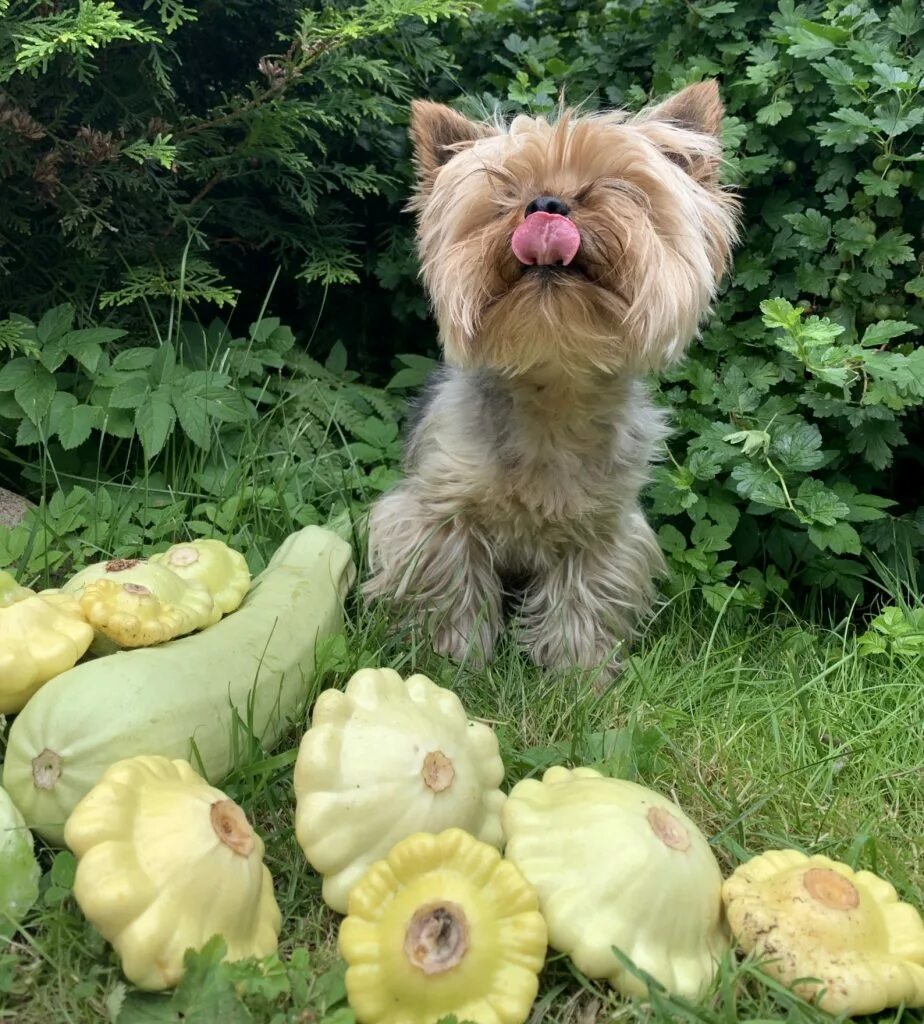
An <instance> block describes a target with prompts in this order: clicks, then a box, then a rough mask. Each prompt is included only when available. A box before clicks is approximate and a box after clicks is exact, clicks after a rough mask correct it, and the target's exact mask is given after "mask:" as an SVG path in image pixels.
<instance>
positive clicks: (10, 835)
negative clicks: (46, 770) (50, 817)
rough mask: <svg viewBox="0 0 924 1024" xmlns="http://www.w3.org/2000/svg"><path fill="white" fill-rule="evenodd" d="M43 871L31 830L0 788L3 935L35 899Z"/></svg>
mask: <svg viewBox="0 0 924 1024" xmlns="http://www.w3.org/2000/svg"><path fill="white" fill-rule="evenodd" d="M40 874H41V871H40V869H39V866H38V861H37V860H36V859H35V853H34V851H33V847H32V833H31V832H30V831H29V830H28V829H27V828H26V823H25V821H23V817H22V815H21V814H20V813H19V811H18V810H17V809H16V807H15V805H14V804H13V801H12V800H11V799H10V798H9V796H8V795H7V792H6V790H4V789H0V938H4V937H8V936H9V935H10V934H11V932H12V931H13V930H14V929H15V926H16V925H17V924H18V923H19V922H20V921H21V920H22V919H23V917H24V916H25V913H26V911H27V910H28V909H29V908H30V907H31V906H32V904H33V903H35V901H36V899H37V898H38V891H39V886H38V883H39V875H40Z"/></svg>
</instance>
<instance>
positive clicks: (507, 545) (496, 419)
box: [408, 369, 665, 571]
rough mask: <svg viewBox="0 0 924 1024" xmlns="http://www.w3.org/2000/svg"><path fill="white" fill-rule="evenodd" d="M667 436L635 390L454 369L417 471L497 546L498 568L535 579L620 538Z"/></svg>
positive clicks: (438, 390) (418, 454)
mask: <svg viewBox="0 0 924 1024" xmlns="http://www.w3.org/2000/svg"><path fill="white" fill-rule="evenodd" d="M664 434H665V430H664V423H663V417H662V414H661V413H660V412H659V411H658V410H656V409H655V408H654V406H653V405H652V404H651V402H650V399H649V398H648V396H647V393H646V391H645V388H644V386H643V385H642V384H641V383H640V382H639V381H637V380H632V379H622V380H615V379H613V378H611V377H606V378H601V379H600V380H599V381H597V382H596V383H595V386H593V387H588V386H587V382H586V381H584V382H582V386H581V388H580V390H578V389H573V388H571V387H569V386H568V384H567V382H564V381H561V380H558V381H556V380H543V379H535V378H531V379H528V380H512V379H509V378H504V377H501V376H500V375H499V374H496V373H493V372H491V371H486V370H457V369H448V370H446V371H444V372H443V373H442V374H441V375H440V377H439V379H438V380H437V381H436V382H435V383H434V385H433V386H432V387H431V389H430V392H429V396H428V400H427V401H426V402H425V405H424V407H423V409H422V412H421V416H420V419H419V422H418V426H417V428H416V429H415V431H414V433H413V435H412V439H411V444H410V448H409V465H408V471H409V473H411V474H414V475H415V476H417V478H418V481H419V486H422V487H423V488H424V489H425V490H427V489H429V488H428V484H429V485H430V486H432V491H433V493H432V494H430V495H429V496H428V500H430V501H432V502H434V503H436V504H438V505H439V506H440V507H441V509H442V510H443V511H444V512H445V514H446V516H447V517H449V516H453V517H456V516H461V517H462V518H463V519H464V520H465V522H466V525H467V526H469V527H470V528H474V529H476V530H477V531H478V532H480V533H481V534H482V535H483V536H484V537H485V539H486V540H488V541H489V542H490V544H491V546H492V548H493V549H494V551H495V557H496V559H497V561H498V562H499V568H502V569H506V570H510V571H519V570H524V571H529V570H531V569H534V568H537V567H540V566H544V565H548V564H549V563H550V562H552V561H554V560H555V559H556V558H558V557H560V556H561V554H562V552H563V551H564V550H566V549H569V548H573V547H574V546H575V545H581V546H583V545H586V544H588V543H590V542H591V541H592V540H593V539H594V538H598V539H599V538H600V537H601V536H605V535H606V534H607V533H608V532H612V531H615V527H616V524H617V523H618V522H619V520H620V518H621V517H622V514H623V512H624V510H626V509H627V508H632V507H634V505H635V503H636V500H637V497H638V492H639V490H640V488H641V487H642V485H643V484H644V482H645V479H646V476H647V467H648V464H649V462H650V461H651V458H652V455H653V450H654V449H655V448H656V446H657V445H658V443H659V442H660V440H661V439H662V438H663V437H664Z"/></svg>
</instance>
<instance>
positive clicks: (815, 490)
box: [793, 477, 850, 526]
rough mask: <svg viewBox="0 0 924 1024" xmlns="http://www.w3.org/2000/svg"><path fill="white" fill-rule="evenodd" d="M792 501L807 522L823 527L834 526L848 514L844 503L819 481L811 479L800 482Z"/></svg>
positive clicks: (847, 508) (847, 507)
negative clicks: (819, 524)
mask: <svg viewBox="0 0 924 1024" xmlns="http://www.w3.org/2000/svg"><path fill="white" fill-rule="evenodd" d="M793 500H794V504H795V505H796V507H797V508H798V509H799V510H800V511H801V512H802V514H803V515H804V516H805V518H806V519H807V520H809V521H810V522H813V523H821V524H822V525H823V526H834V524H835V523H837V522H838V521H839V520H842V519H846V518H847V517H848V515H849V514H850V508H849V506H848V505H847V504H846V502H844V501H842V500H841V498H840V497H839V496H838V495H837V494H836V493H835V492H834V491H832V490H830V489H829V488H827V487H825V485H824V484H823V483H822V482H821V481H820V480H815V479H813V478H811V477H810V478H808V479H806V480H803V481H802V483H801V484H800V485H799V490H798V491H797V492H796V496H795V498H794V499H793Z"/></svg>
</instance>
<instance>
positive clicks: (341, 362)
mask: <svg viewBox="0 0 924 1024" xmlns="http://www.w3.org/2000/svg"><path fill="white" fill-rule="evenodd" d="M324 367H325V369H327V370H330V372H331V373H332V374H333V375H334V376H335V377H341V376H342V375H343V371H344V370H346V368H347V350H346V348H345V347H344V345H343V342H342V341H338V342H335V344H334V346H333V348H331V350H330V354H329V355H328V357H327V359H326V360H325V361H324Z"/></svg>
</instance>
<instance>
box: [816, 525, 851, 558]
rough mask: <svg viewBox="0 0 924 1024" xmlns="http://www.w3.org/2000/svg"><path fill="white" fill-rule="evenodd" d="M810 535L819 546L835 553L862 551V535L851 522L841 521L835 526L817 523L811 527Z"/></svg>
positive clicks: (845, 553)
mask: <svg viewBox="0 0 924 1024" xmlns="http://www.w3.org/2000/svg"><path fill="white" fill-rule="evenodd" d="M808 535H809V540H811V542H812V543H813V544H814V545H815V546H816V547H817V548H820V549H821V550H822V551H831V552H833V553H834V554H835V555H859V554H860V552H861V551H862V545H861V543H860V535H859V534H858V533H857V531H856V530H855V529H854V528H853V527H852V526H851V525H850V523H844V522H839V523H835V524H834V525H833V526H823V525H819V524H815V525H813V526H810V527H809V529H808Z"/></svg>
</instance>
